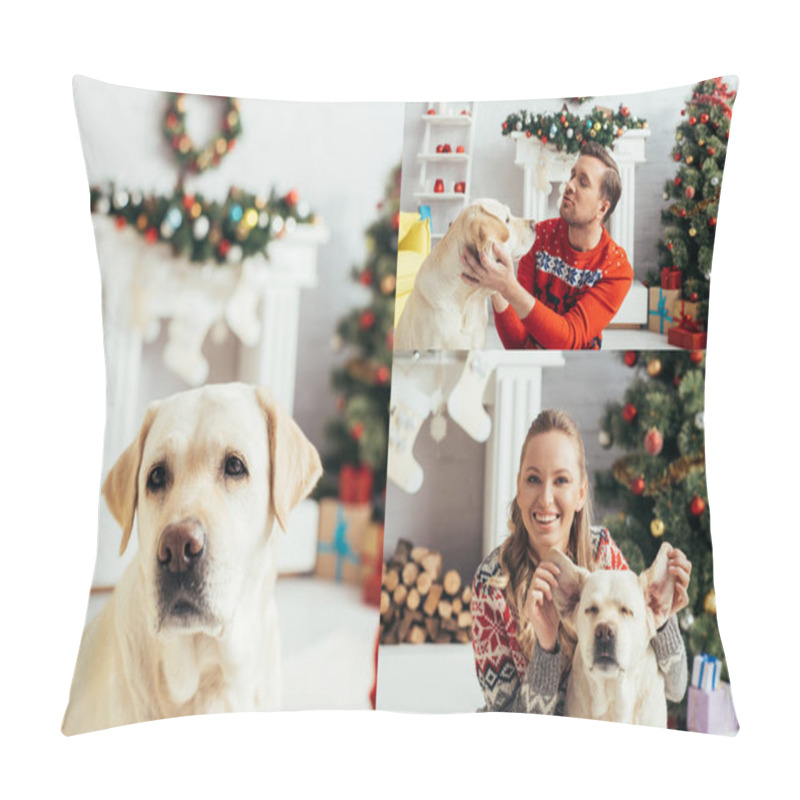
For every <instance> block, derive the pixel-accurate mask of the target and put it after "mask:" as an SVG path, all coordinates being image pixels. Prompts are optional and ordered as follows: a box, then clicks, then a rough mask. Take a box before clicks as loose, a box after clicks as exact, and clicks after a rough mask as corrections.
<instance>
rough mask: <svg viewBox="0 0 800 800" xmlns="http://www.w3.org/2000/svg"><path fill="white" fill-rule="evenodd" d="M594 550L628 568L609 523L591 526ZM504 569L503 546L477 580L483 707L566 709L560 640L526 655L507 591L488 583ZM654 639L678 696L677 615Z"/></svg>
mask: <svg viewBox="0 0 800 800" xmlns="http://www.w3.org/2000/svg"><path fill="white" fill-rule="evenodd" d="M592 551H593V552H594V557H595V564H596V565H597V568H598V569H628V565H627V563H626V562H625V558H624V557H623V555H622V552H621V551H620V549H619V548H618V547H617V545H616V544H615V543H614V541H613V540H612V539H611V537H610V536H609V534H608V531H607V530H606V529H605V528H601V527H596V528H592ZM501 573H502V566H501V564H500V548H499V547H498V548H496V549H495V550H493V551H492V552H491V553H490V554H489V555H488V556H487V557H486V558H485V559H484V561H483V563H482V564H481V565H480V567H478V571H477V572H476V574H475V579H474V581H473V584H472V646H473V649H474V651H475V669H476V672H477V674H478V682H479V683H480V686H481V690H482V691H483V696H484V698H485V701H486V705H485V707H484V708H483V709H480V710H482V711H517V712H522V713H529V714H558V715H561V714H563V711H564V701H565V699H566V690H567V678H568V677H569V666H570V665H569V664H568V663H567V661H566V658H565V657H564V656H563V654H562V653H561V651H560V650H559V648H558V646H556V649H555V651H554V652H552V653H549V652H547V651H545V650H542V649H541V648H540V647H539V644H538V642H536V643H534V646H533V654H532V657H531V660H530V662H529V661H528V660H527V659H526V658H525V654H524V653H523V652H522V648H521V647H520V644H519V641H518V640H517V626H516V622H515V620H514V618H513V617H512V614H511V609H510V608H509V607H508V604H507V603H506V599H505V595H504V593H503V591H502V590H501V589H498V588H497V587H495V586H491V585H490V583H489V581H490V579H491V578H496V577H498V576H499V575H500V574H501ZM650 644H651V646H652V648H653V650H654V652H655V654H656V659H657V661H658V666H659V669H660V670H661V672H662V673H663V675H664V678H665V688H666V695H667V699H668V700H672V701H674V702H678V701H679V700H681V699H682V697H683V695H684V693H685V691H686V684H687V680H688V666H687V662H686V650H685V648H684V644H683V638H682V637H681V634H680V630H679V629H678V623H677V619H676V617H675V616H674V615H673V616H672V617H670V619H669V621H668V622H667V624H666V625H664V627H663V628H662V629H661V630H660V631H659V632H658V633H657V634H656V636H655V637H654V638H653V639H652V640H651V643H650Z"/></svg>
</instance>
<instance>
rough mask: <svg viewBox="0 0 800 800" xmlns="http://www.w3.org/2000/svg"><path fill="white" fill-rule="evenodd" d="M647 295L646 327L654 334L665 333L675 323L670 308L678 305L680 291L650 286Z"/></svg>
mask: <svg viewBox="0 0 800 800" xmlns="http://www.w3.org/2000/svg"><path fill="white" fill-rule="evenodd" d="M649 294H650V297H649V301H650V302H649V311H648V313H647V327H648V329H649V330H651V331H655V332H656V333H666V332H667V331H668V330H669V329H670V328H672V327H673V326H674V325H675V324H676V322H677V320H676V318H675V317H674V316H673V313H672V307H673V306H674V305H675V303H678V304H680V296H681V293H680V289H663V288H662V287H660V286H651V287H650V291H649Z"/></svg>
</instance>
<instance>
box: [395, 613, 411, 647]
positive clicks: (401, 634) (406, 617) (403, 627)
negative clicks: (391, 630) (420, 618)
mask: <svg viewBox="0 0 800 800" xmlns="http://www.w3.org/2000/svg"><path fill="white" fill-rule="evenodd" d="M413 621H414V620H413V618H412V617H411V615H410V614H403V616H402V617H401V618H400V623H399V624H398V626H397V641H399V642H404V641H405V640H406V636H408V632H409V631H410V630H411V625H412V623H413Z"/></svg>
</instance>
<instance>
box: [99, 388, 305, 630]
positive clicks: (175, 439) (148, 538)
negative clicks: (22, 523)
mask: <svg viewBox="0 0 800 800" xmlns="http://www.w3.org/2000/svg"><path fill="white" fill-rule="evenodd" d="M320 472H321V467H320V462H319V456H318V454H317V452H316V450H315V449H314V448H313V446H312V445H311V444H310V443H309V442H308V440H307V439H306V438H305V436H304V435H303V434H302V432H301V431H300V429H299V428H298V427H297V425H296V424H295V423H294V421H293V420H291V418H290V417H289V416H288V415H287V414H286V413H285V412H283V411H282V410H281V409H280V408H279V407H278V406H276V405H275V404H274V403H273V402H272V400H271V398H270V397H269V395H268V394H267V393H266V392H265V391H263V390H258V389H255V388H254V387H251V386H245V385H243V384H227V385H215V386H207V387H203V388H201V389H197V390H193V391H188V392H182V393H180V394H177V395H174V396H173V397H171V398H168V399H167V400H164V401H161V402H158V403H155V404H153V405H152V406H151V407H150V408H149V409H148V412H147V414H146V416H145V420H144V423H143V425H142V428H141V431H140V433H139V436H138V438H137V440H136V441H134V442H133V443H132V444H131V446H130V447H129V448H128V449H127V450H126V451H125V453H124V454H123V455H122V456H121V457H120V459H119V460H118V461H117V463H116V464H115V465H114V467H113V468H112V470H111V472H110V473H109V475H108V477H107V479H106V482H105V485H104V487H103V491H104V494H105V496H106V500H107V502H108V504H109V507H110V509H111V511H112V513H114V515H115V517H116V519H117V520H118V521H119V522H120V524H121V525H122V526H123V530H124V531H125V533H124V536H123V543H122V550H124V549H125V546H126V544H127V541H128V538H129V536H130V532H131V527H132V524H133V516H134V513H135V514H136V516H137V529H138V534H139V552H138V555H137V568H138V569H139V570H140V573H141V579H142V581H143V584H144V587H145V596H146V598H147V601H148V607H147V608H146V609H142V610H143V612H144V613H145V614H146V615H147V618H148V621H149V623H150V625H151V628H152V630H154V632H157V633H159V634H162V635H170V634H174V633H193V632H204V633H208V634H210V635H217V634H218V633H219V632H220V631H221V630H222V628H223V627H224V626H225V624H226V623H228V622H230V621H231V620H232V618H233V617H234V615H235V613H236V611H237V608H238V606H239V601H240V597H241V595H242V591H243V588H244V587H245V586H246V585H248V583H252V580H253V579H255V577H256V576H258V575H260V574H262V572H263V570H264V566H265V561H264V560H265V558H266V557H267V554H266V548H267V542H268V538H269V535H270V533H271V530H272V527H273V524H274V522H275V521H276V520H277V521H278V523H279V524H280V525H281V527H283V528H284V529H285V528H286V521H287V517H288V513H289V511H290V509H291V508H292V507H293V506H294V505H296V504H297V502H299V500H300V499H302V497H304V496H305V495H306V494H308V492H309V491H310V490H311V488H313V486H314V484H315V483H316V481H317V479H318V478H319V475H320Z"/></svg>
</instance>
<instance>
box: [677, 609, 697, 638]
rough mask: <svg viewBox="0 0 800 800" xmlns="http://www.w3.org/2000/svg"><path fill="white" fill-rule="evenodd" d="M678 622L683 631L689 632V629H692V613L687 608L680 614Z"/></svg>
mask: <svg viewBox="0 0 800 800" xmlns="http://www.w3.org/2000/svg"><path fill="white" fill-rule="evenodd" d="M679 624H680V626H681V630H682V631H683V632H684V633H689V631H690V630H691V629H692V625H694V614H692V612H691V611H688V610H687V611H686V612H685V613H683V614H682V615H681V617H680V623H679Z"/></svg>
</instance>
